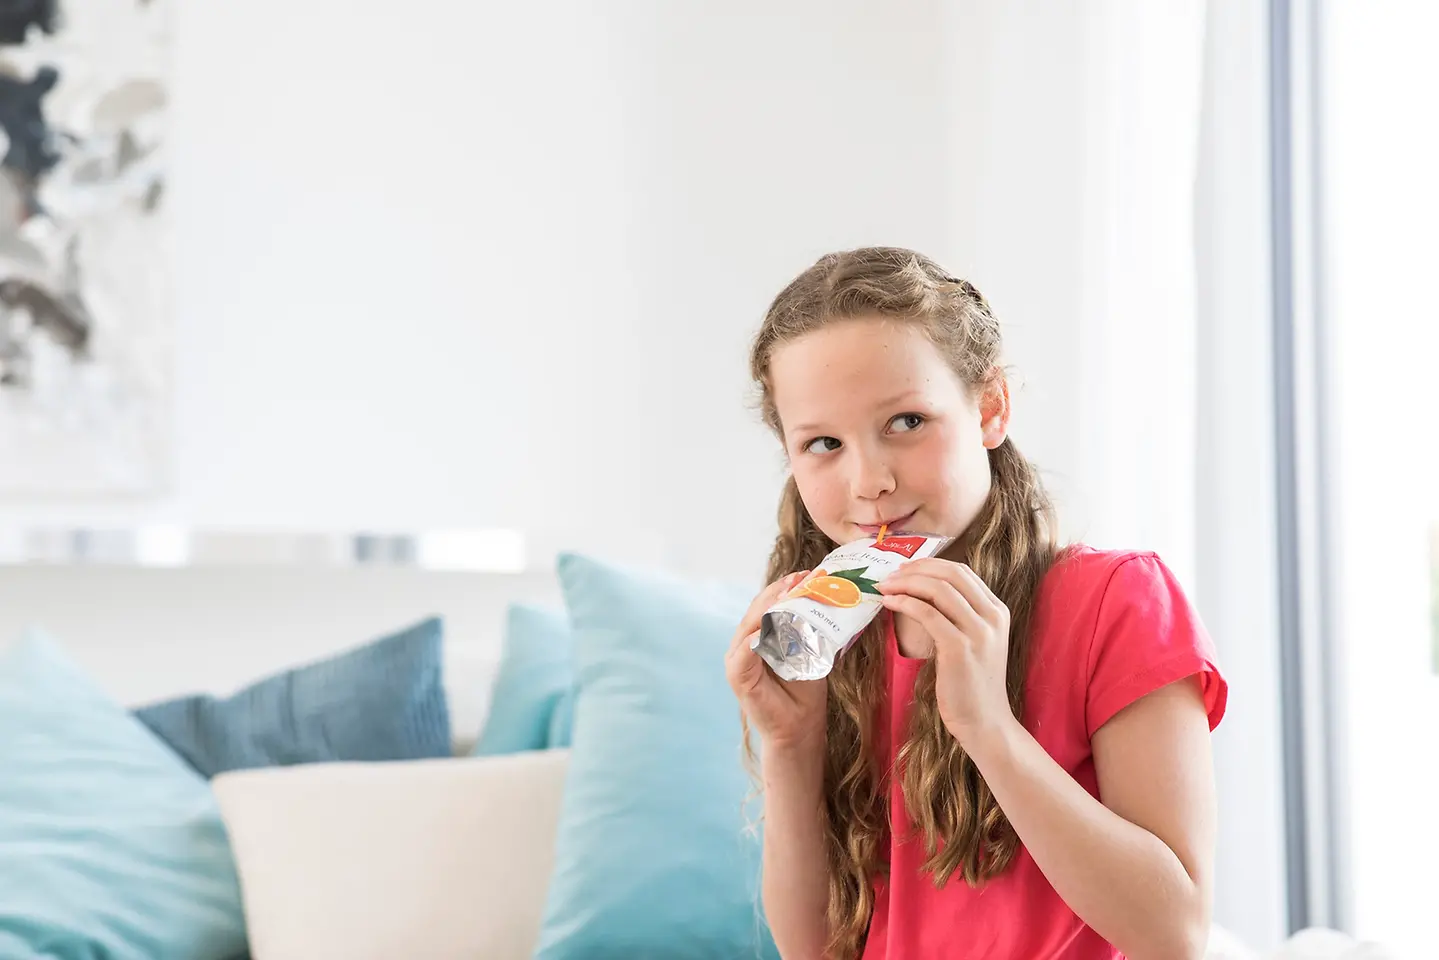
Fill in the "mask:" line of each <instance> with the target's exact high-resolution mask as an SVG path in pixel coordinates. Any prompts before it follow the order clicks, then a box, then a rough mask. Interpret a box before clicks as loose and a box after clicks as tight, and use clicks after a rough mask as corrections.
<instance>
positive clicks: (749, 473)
mask: <svg viewBox="0 0 1439 960" xmlns="http://www.w3.org/2000/svg"><path fill="white" fill-rule="evenodd" d="M937 11H938V7H937V6H936V4H934V3H932V2H923V0H906V2H903V3H896V4H889V5H886V6H884V7H883V8H881V7H878V6H875V5H873V4H864V3H859V2H850V3H842V4H838V5H835V4H822V3H819V2H803V3H787V4H783V5H778V6H776V5H771V4H761V3H758V2H750V3H742V4H738V5H734V4H731V5H728V6H727V7H726V14H725V16H723V17H716V16H713V15H711V14H707V13H702V12H698V11H697V10H696V8H692V7H690V6H688V5H677V4H666V3H659V2H650V3H629V4H625V5H623V6H622V7H613V8H610V7H602V6H601V5H596V4H589V3H583V2H558V3H546V4H536V5H524V4H504V5H500V4H484V5H462V4H459V3H454V2H450V0H429V2H421V3H417V4H412V5H410V6H407V7H406V10H405V14H404V15H403V16H401V15H397V13H396V8H395V7H394V6H393V5H392V4H356V3H341V2H338V0H316V2H310V3H305V4H289V3H280V2H274V0H260V2H255V3H248V4H241V5H228V6H227V5H220V6H215V5H204V4H195V3H188V4H181V5H180V6H179V11H178V23H177V25H176V31H175V34H176V44H177V50H176V63H175V75H174V94H175V105H174V113H173V121H174V134H173V137H174V140H173V142H174V148H173V155H174V158H175V159H174V174H173V187H174V189H173V193H172V202H173V208H172V213H173V218H174V222H175V272H176V273H175V275H176V285H177V290H176V300H177V303H178V321H177V322H178V329H177V335H178V342H179V349H178V357H177V366H178V370H177V375H178V387H177V395H176V398H175V442H174V455H175V461H174V471H173V473H174V486H173V489H171V490H169V491H167V492H166V494H165V495H164V496H162V497H159V498H157V499H155V500H153V501H148V502H144V503H124V504H108V505H104V506H102V507H95V506H93V505H74V504H42V505H33V504H31V505H20V506H14V505H11V506H7V507H6V508H4V510H3V511H0V523H5V522H9V521H14V520H16V519H17V518H18V519H22V520H26V521H29V522H31V523H34V522H41V521H56V522H75V521H78V520H83V519H89V520H97V521H98V520H104V521H112V522H118V523H122V524H123V523H126V522H129V521H132V520H135V519H136V518H147V519H153V520H165V521H177V522H192V523H197V524H210V525H224V526H232V525H241V526H300V527H311V526H322V527H325V526H338V527H342V528H355V527H369V528H376V527H378V528H390V529H393V528H397V529H412V528H424V527H434V526H513V527H519V528H520V529H523V530H525V531H527V532H531V533H534V534H536V535H544V534H547V533H551V532H554V531H565V532H568V531H572V530H579V529H581V528H582V529H585V530H595V531H599V532H603V533H612V532H614V531H618V530H622V529H625V528H626V527H629V526H636V527H639V528H645V529H655V530H661V531H666V532H668V531H673V532H674V534H675V542H676V553H677V556H676V559H677V560H678V561H679V562H682V563H693V564H695V565H698V566H709V567H710V568H714V567H717V566H720V565H721V563H740V564H743V565H744V568H743V569H742V570H740V571H738V572H741V573H743V574H745V575H752V574H753V573H754V572H755V571H756V570H757V569H758V568H760V567H761V566H762V560H763V552H764V544H765V542H766V541H767V540H768V536H769V527H770V519H771V516H772V513H773V503H774V494H775V491H776V489H777V485H776V480H777V477H778V461H777V458H776V457H775V456H774V453H773V448H772V446H771V445H770V444H769V442H768V440H767V438H766V436H765V435H764V433H763V431H762V430H761V429H760V428H759V427H758V426H757V425H756V418H755V417H753V416H752V415H751V414H750V412H749V411H748V410H747V409H746V408H745V402H746V399H747V383H746V373H745V351H746V347H747V339H748V337H749V336H750V334H751V333H752V332H753V330H754V328H755V327H756V326H757V324H758V322H759V319H760V316H761V314H762V312H763V310H764V307H765V305H766V303H767V299H768V297H770V296H772V295H773V293H774V292H776V291H777V290H778V288H779V287H780V286H781V285H782V284H783V282H784V281H785V280H786V279H787V278H788V277H789V276H790V275H791V274H793V273H794V272H797V271H798V270H799V269H801V268H802V267H804V266H806V265H807V264H808V262H809V261H810V260H811V259H812V258H813V257H814V256H816V255H818V254H819V253H821V252H823V251H824V250H826V249H829V248H831V247H836V246H845V245H857V244H861V243H866V242H877V241H878V242H893V243H904V244H911V245H915V246H919V247H922V248H926V249H931V250H937V251H938V252H941V253H942V252H943V248H944V246H945V243H944V241H945V238H946V231H945V228H944V223H945V217H946V209H945V204H944V201H943V187H942V185H943V183H944V181H945V178H946V173H947V169H946V168H947V163H948V161H949V157H948V156H947V154H946V153H945V151H944V149H943V144H944V137H945V133H944V129H943V123H942V122H941V117H942V109H941V105H942V103H943V89H942V85H941V84H940V83H939V82H938V80H939V70H940V65H941V47H940V37H939V35H938V32H937V31H936V30H935V29H934V26H935V23H936V18H937ZM936 185H940V186H939V188H938V189H937V187H936ZM704 540H709V541H711V542H712V543H713V546H712V547H710V548H709V549H712V550H714V551H716V552H717V554H718V556H719V557H720V558H723V559H722V560H721V561H720V562H718V563H716V562H710V561H707V560H706V558H702V557H698V556H694V555H693V554H694V552H695V548H694V546H693V544H695V543H697V542H700V541H704Z"/></svg>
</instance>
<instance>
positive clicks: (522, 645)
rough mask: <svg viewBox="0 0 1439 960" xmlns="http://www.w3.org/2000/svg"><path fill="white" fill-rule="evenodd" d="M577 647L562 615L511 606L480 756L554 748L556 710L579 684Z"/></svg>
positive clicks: (477, 749) (478, 749)
mask: <svg viewBox="0 0 1439 960" xmlns="http://www.w3.org/2000/svg"><path fill="white" fill-rule="evenodd" d="M573 651H574V643H573V641H572V640H571V637H570V622H569V620H568V619H566V617H565V615H564V613H563V612H561V611H557V610H549V609H545V608H543V607H534V606H530V605H528V604H523V603H515V604H511V605H510V608H509V611H508V613H507V615H506V620H505V639H504V647H503V649H502V651H501V653H500V669H499V672H498V673H497V674H496V676H495V685H494V690H493V693H492V694H491V696H490V709H489V713H488V714H487V715H486V717H485V728H484V730H483V731H482V732H481V733H480V738H479V740H478V742H476V743H475V749H474V755H475V756H477V757H492V756H497V755H499V754H505V753H519V752H521V751H525V750H543V749H544V748H545V747H546V746H549V745H550V744H549V739H550V720H551V717H552V715H553V714H554V711H555V706H556V705H557V704H558V703H559V702H560V700H561V699H562V698H563V697H564V695H565V692H566V691H568V690H569V689H570V687H571V686H573V684H574V676H575V668H574V662H573V661H574V652H573Z"/></svg>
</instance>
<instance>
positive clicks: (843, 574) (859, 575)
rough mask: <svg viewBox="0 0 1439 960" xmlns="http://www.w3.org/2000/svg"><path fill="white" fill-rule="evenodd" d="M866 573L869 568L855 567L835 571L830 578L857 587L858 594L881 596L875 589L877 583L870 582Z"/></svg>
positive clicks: (874, 581) (876, 581)
mask: <svg viewBox="0 0 1439 960" xmlns="http://www.w3.org/2000/svg"><path fill="white" fill-rule="evenodd" d="M868 571H869V567H856V568H854V569H853V570H836V571H835V572H834V573H831V574H830V576H831V577H839V578H840V579H841V580H848V581H849V582H850V583H852V584H854V585H855V586H856V587H859V592H860V593H869V594H873V595H874V596H876V597H878V596H882V594H880V592H879V591H878V590H876V589H875V586H876V584H878V583H879V581H878V580H871V579H869V578H868V577H866V576H865V573H867V572H868Z"/></svg>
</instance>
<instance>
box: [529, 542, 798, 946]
mask: <svg viewBox="0 0 1439 960" xmlns="http://www.w3.org/2000/svg"><path fill="white" fill-rule="evenodd" d="M559 574H560V581H561V584H562V586H563V588H564V595H565V603H566V605H567V607H568V608H569V613H570V622H571V624H572V625H573V628H574V637H575V669H576V680H577V690H578V692H577V696H576V699H575V717H574V737H573V744H572V746H571V748H570V749H571V752H570V766H569V771H568V774H567V778H566V783H565V795H564V800H563V803H562V807H561V812H560V823H559V829H558V832H557V834H556V846H555V866H554V873H553V875H552V877H551V881H550V889H549V893H548V897H547V901H546V904H545V911H544V923H543V929H542V931H541V934H540V941H539V946H538V948H537V952H536V954H535V956H536V958H537V960H568V958H580V957H583V958H587V960H595V958H601V960H602V958H607V957H661V956H662V957H673V958H710V957H713V958H724V960H734V958H749V957H774V956H776V953H775V950H774V947H773V944H772V943H771V941H770V939H769V936H768V932H767V931H766V930H765V929H764V926H763V923H762V921H761V919H760V912H759V909H758V896H757V891H758V885H759V884H758V881H759V868H760V860H759V856H760V848H759V843H758V841H757V840H755V839H754V838H753V837H752V836H750V835H749V834H748V833H747V832H746V829H745V827H746V819H745V811H744V809H743V804H744V800H745V798H746V796H747V794H748V793H749V792H750V790H751V784H750V781H749V777H748V775H747V774H746V773H745V771H744V768H743V766H742V765H741V762H740V751H739V745H740V737H741V734H740V726H739V711H738V709H737V708H736V706H735V701H734V697H733V695H732V694H731V692H730V689H729V685H728V684H727V683H726V682H725V676H724V655H725V651H726V649H727V648H728V645H729V639H730V635H731V633H732V632H733V631H734V628H735V624H737V623H738V622H739V619H740V617H741V616H742V615H743V614H744V611H745V608H746V607H747V606H748V604H749V601H750V599H751V591H749V590H744V589H736V588H727V587H721V586H718V585H707V584H699V583H692V582H686V581H682V580H678V579H675V578H671V577H667V576H663V575H660V574H653V573H641V572H637V571H630V570H624V569H621V568H617V567H613V566H609V565H606V564H602V563H598V562H595V561H593V560H589V559H586V558H583V557H579V556H575V555H573V554H567V555H565V556H562V557H561V558H560V563H559Z"/></svg>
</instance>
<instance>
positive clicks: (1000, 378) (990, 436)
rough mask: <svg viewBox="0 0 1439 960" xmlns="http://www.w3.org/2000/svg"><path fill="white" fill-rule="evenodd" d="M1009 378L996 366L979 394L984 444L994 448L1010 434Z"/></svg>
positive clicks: (980, 426)
mask: <svg viewBox="0 0 1439 960" xmlns="http://www.w3.org/2000/svg"><path fill="white" fill-rule="evenodd" d="M1009 413H1010V406H1009V380H1008V379H1007V378H1006V377H1005V376H1004V371H1002V370H1000V369H999V368H998V367H995V368H994V369H993V370H991V371H990V375H989V378H988V379H987V380H985V382H984V387H983V389H982V391H981V392H980V395H979V428H980V431H981V433H982V435H983V437H984V446H985V449H987V450H993V449H994V448H996V447H998V446H999V445H1000V444H1002V443H1004V440H1005V438H1006V437H1007V436H1009Z"/></svg>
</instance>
